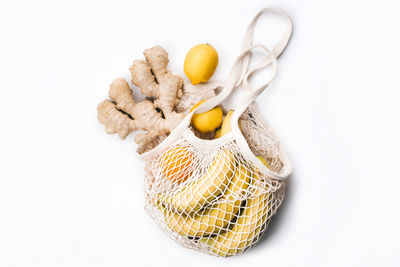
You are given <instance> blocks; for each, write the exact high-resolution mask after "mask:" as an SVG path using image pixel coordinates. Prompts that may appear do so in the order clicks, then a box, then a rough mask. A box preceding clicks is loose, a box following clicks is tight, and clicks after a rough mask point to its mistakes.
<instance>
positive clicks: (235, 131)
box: [140, 8, 292, 257]
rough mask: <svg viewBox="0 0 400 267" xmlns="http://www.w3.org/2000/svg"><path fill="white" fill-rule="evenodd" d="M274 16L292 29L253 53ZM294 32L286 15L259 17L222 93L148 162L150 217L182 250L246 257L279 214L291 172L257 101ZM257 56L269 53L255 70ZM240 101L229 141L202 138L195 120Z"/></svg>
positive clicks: (231, 121)
mask: <svg viewBox="0 0 400 267" xmlns="http://www.w3.org/2000/svg"><path fill="white" fill-rule="evenodd" d="M266 12H274V13H278V14H280V15H282V16H283V17H285V18H287V20H288V22H289V27H288V29H287V31H286V32H285V33H284V35H283V37H282V39H281V41H280V42H279V43H278V44H277V45H276V46H275V47H274V48H273V49H271V50H270V49H269V48H267V47H266V46H264V45H261V44H258V45H253V33H254V29H255V26H256V24H257V21H258V19H259V17H260V16H261V15H262V14H264V13H266ZM291 31H292V22H291V20H290V18H289V16H288V15H287V14H286V13H285V12H284V11H282V10H280V9H276V8H266V9H263V10H261V11H260V12H259V13H257V15H256V16H255V17H254V19H253V20H252V22H251V23H250V25H249V28H248V29H247V31H246V34H245V37H244V41H243V45H242V52H241V54H240V55H239V56H238V57H237V59H236V60H235V62H234V64H233V66H232V69H231V71H230V74H229V76H228V79H227V80H226V82H225V83H224V84H223V86H222V88H220V91H219V93H217V94H216V95H215V96H213V97H211V98H210V99H208V100H207V101H206V102H204V103H203V104H202V105H200V106H199V107H197V108H196V109H194V110H193V111H192V112H190V113H189V114H188V115H187V116H186V117H185V118H184V120H183V121H182V122H181V123H180V124H179V125H178V127H177V128H176V129H175V130H174V131H173V132H172V133H171V134H170V135H169V136H168V137H167V138H166V139H165V140H164V141H163V142H162V143H161V144H159V145H158V146H157V147H155V148H154V149H152V150H151V151H149V152H146V153H144V154H142V155H141V156H140V158H141V159H142V160H143V161H144V162H145V210H146V212H147V213H148V214H149V215H150V216H151V218H152V219H153V220H154V222H155V223H156V224H157V225H158V226H159V227H160V228H161V229H162V230H163V231H164V232H165V233H166V234H167V235H169V236H170V237H171V238H173V239H174V240H175V241H176V242H178V243H179V244H180V245H182V246H184V247H186V248H191V249H195V250H198V251H201V252H204V253H207V254H212V255H217V256H224V257H226V256H233V255H238V254H241V253H242V252H243V251H245V250H246V249H248V248H250V247H252V246H254V245H255V244H256V243H257V241H259V240H260V237H261V236H262V234H263V233H264V232H265V230H266V229H267V226H268V224H269V222H270V220H271V218H272V216H273V215H274V214H275V213H276V212H277V209H278V207H279V206H280V204H281V202H282V200H283V198H284V190H285V179H286V178H287V177H288V175H289V174H290V172H291V165H290V161H289V159H288V157H287V154H286V152H285V149H284V147H283V146H282V144H281V142H280V141H279V139H278V138H277V136H276V135H275V134H274V133H273V131H272V129H271V127H270V125H269V124H268V123H267V122H266V121H265V120H264V119H263V117H262V115H261V114H260V112H259V111H258V108H257V105H256V103H255V99H256V98H257V96H258V95H259V94H260V93H261V92H263V91H264V90H265V89H266V88H267V87H268V85H269V84H270V82H271V81H272V79H273V77H274V75H275V73H276V62H277V59H276V58H277V57H278V56H279V55H280V54H281V53H282V51H283V50H284V48H285V47H286V45H287V43H288V41H289V39H290V35H291ZM254 50H261V51H262V52H263V53H264V54H265V57H264V58H263V59H262V60H261V61H260V62H259V63H257V64H255V65H254V66H252V67H251V68H250V67H249V62H250V58H251V56H252V52H253V51H254ZM267 67H268V68H269V69H270V77H269V78H268V81H266V82H265V83H264V84H263V85H262V86H260V87H259V88H256V89H254V88H251V86H250V84H249V78H250V77H251V75H252V74H253V73H255V72H257V71H259V70H261V69H264V68H267ZM235 95H236V98H235V99H236V104H235V105H234V106H233V108H232V111H231V112H229V113H228V114H225V115H226V116H225V121H224V123H223V126H222V128H223V129H222V131H223V133H222V134H223V136H221V137H220V138H218V139H214V140H205V139H200V138H199V137H197V136H196V135H195V133H194V131H193V129H192V128H191V126H190V121H191V117H192V116H193V115H194V114H197V113H201V112H205V111H207V110H210V109H211V108H213V107H215V106H216V105H220V106H222V107H223V109H224V110H225V111H228V110H229V109H230V106H229V105H230V104H229V103H232V97H233V96H235ZM233 98H234V97H233ZM229 99H231V102H229ZM233 102H235V101H233ZM225 113H227V112H225ZM225 123H226V124H227V125H228V126H226V128H224V127H225V126H224V124H225ZM224 129H228V130H225V132H224ZM260 157H262V158H263V159H264V160H265V162H264V163H263V162H262V161H261V160H260Z"/></svg>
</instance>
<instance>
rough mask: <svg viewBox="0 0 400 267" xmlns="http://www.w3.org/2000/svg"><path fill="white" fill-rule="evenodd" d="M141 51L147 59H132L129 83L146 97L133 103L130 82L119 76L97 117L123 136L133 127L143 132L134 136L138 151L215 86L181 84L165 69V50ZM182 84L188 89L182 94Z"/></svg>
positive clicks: (159, 139) (152, 143) (155, 141)
mask: <svg viewBox="0 0 400 267" xmlns="http://www.w3.org/2000/svg"><path fill="white" fill-rule="evenodd" d="M143 54H144V56H145V59H146V61H144V60H135V61H134V62H133V65H132V66H131V67H130V71H131V76H132V83H133V84H134V85H135V86H136V87H138V88H139V89H140V91H141V93H142V94H143V95H145V96H146V98H145V99H144V100H142V101H140V102H136V101H135V99H134V97H133V95H132V89H131V88H130V86H129V84H128V83H127V82H126V80H124V79H122V78H119V79H116V80H114V81H113V82H112V83H111V85H110V89H109V97H110V100H104V101H103V102H101V103H100V104H99V105H98V107H97V118H98V120H99V122H100V123H101V124H102V125H104V126H105V128H106V132H107V133H109V134H116V133H117V134H118V135H119V137H120V138H121V139H125V138H126V137H127V136H128V135H129V134H131V133H132V132H134V131H136V130H143V131H145V133H140V134H137V135H136V136H135V142H136V143H137V144H138V148H137V152H138V153H139V154H141V153H144V152H146V151H149V150H151V149H152V148H154V147H155V146H157V145H158V144H159V143H161V142H162V140H164V139H165V138H166V137H167V136H168V134H169V133H170V132H171V131H172V130H173V129H175V127H176V126H177V125H178V124H179V123H180V122H181V120H182V119H183V118H184V117H185V112H186V111H187V110H188V109H189V108H190V107H192V106H193V105H194V104H195V103H193V102H194V101H196V100H197V99H198V98H199V97H200V96H201V95H203V94H204V96H205V98H203V99H207V98H209V97H211V96H213V95H214V90H213V89H215V87H217V86H216V84H210V85H207V84H204V85H201V86H200V85H199V88H197V89H198V90H196V88H195V87H193V86H190V87H188V84H187V83H185V86H184V81H183V79H182V78H181V77H179V76H177V75H174V74H172V73H171V72H170V71H169V70H168V69H167V65H168V53H167V52H166V51H165V50H164V49H163V48H162V47H160V46H155V47H152V48H150V49H146V50H145V51H144V53H143ZM184 87H187V89H188V90H187V92H185V93H184ZM200 89H201V90H200ZM211 91H212V92H211ZM199 93H200V94H199ZM181 100H183V101H181Z"/></svg>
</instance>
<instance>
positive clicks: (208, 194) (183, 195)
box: [160, 150, 235, 214]
mask: <svg viewBox="0 0 400 267" xmlns="http://www.w3.org/2000/svg"><path fill="white" fill-rule="evenodd" d="M234 162H235V161H234V158H233V154H232V152H230V151H226V150H221V151H220V152H219V153H218V154H217V155H216V157H215V159H214V160H213V162H212V163H211V166H210V167H209V169H208V170H207V172H206V174H205V175H204V176H203V177H201V178H200V179H198V180H195V181H193V182H191V183H189V184H188V185H186V186H185V187H184V188H183V189H182V190H181V191H179V192H177V193H176V194H175V195H173V196H171V197H165V196H161V197H160V202H161V203H162V204H164V206H166V207H167V208H172V209H173V210H175V211H178V212H186V213H188V214H189V213H192V212H197V211H199V210H200V209H201V208H202V207H203V206H204V205H205V204H207V203H209V202H211V201H213V200H214V199H215V198H217V196H218V195H220V194H222V192H224V190H225V189H226V186H227V184H228V182H229V180H230V178H231V177H232V174H233V170H234V165H235V164H234Z"/></svg>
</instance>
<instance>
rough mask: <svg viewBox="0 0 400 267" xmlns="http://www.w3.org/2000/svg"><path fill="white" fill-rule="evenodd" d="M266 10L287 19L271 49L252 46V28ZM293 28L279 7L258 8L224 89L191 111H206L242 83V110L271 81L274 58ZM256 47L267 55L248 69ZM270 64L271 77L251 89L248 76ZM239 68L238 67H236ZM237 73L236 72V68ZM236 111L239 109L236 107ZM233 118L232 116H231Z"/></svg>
mask: <svg viewBox="0 0 400 267" xmlns="http://www.w3.org/2000/svg"><path fill="white" fill-rule="evenodd" d="M267 12H273V13H277V14H279V15H282V16H283V17H285V18H286V19H287V21H288V27H287V29H286V31H285V32H284V34H283V36H282V38H281V40H280V41H279V42H278V43H277V44H276V45H275V46H274V47H273V49H272V50H269V49H268V48H267V47H266V46H264V45H254V46H253V36H254V30H255V27H256V25H257V22H258V19H259V18H260V17H261V15H263V14H264V13H267ZM292 29H293V22H292V20H291V18H290V17H289V15H288V14H287V13H286V12H285V11H283V10H282V9H279V8H274V7H267V8H264V9H262V10H260V11H259V12H258V13H257V14H256V15H255V16H254V18H253V19H252V21H251V22H250V24H249V26H248V27H247V30H246V32H245V35H244V38H243V42H242V52H241V53H240V55H239V56H238V57H237V58H236V59H235V61H234V63H233V65H232V68H231V71H230V73H229V76H228V79H227V80H226V82H225V85H224V89H223V90H222V91H221V92H220V93H219V94H218V95H216V96H215V97H213V98H211V99H209V100H208V101H206V102H205V103H204V104H202V105H200V106H199V107H198V108H197V109H195V110H194V111H193V113H194V114H196V113H202V112H206V111H207V110H210V109H211V108H213V107H215V106H216V105H218V104H220V103H221V102H222V101H224V100H225V99H226V98H228V97H229V96H230V95H231V93H232V91H233V89H234V88H237V87H239V86H240V85H242V84H243V86H244V90H245V97H244V101H242V103H241V104H239V106H238V108H239V109H240V110H242V109H243V111H244V110H245V109H246V108H247V107H248V106H249V105H250V104H251V103H252V102H253V101H254V99H255V98H256V97H257V96H258V95H259V94H261V93H262V92H263V91H264V90H265V89H266V88H267V87H268V85H269V83H270V82H271V81H272V79H273V77H274V75H275V72H276V58H277V57H279V56H280V55H281V53H282V52H283V50H284V49H285V47H286V46H287V44H288V42H289V39H290V36H291V33H292ZM256 48H262V49H264V51H265V52H267V54H268V56H267V57H266V58H265V59H264V60H263V61H262V62H260V63H259V64H257V65H256V66H254V67H253V68H251V69H250V70H248V65H249V62H250V58H251V51H252V50H254V49H256ZM270 64H273V73H272V77H271V79H270V80H268V81H267V82H266V83H265V84H264V85H262V86H260V87H259V88H257V89H256V90H251V88H250V86H249V84H248V79H249V78H250V76H251V75H252V74H253V73H254V72H256V71H258V70H260V69H263V68H266V67H267V66H269V65H270ZM238 68H239V69H238ZM237 69H238V70H239V73H238V70H237ZM236 110H237V111H240V110H238V109H236ZM243 111H242V112H235V113H236V114H235V115H233V116H235V117H237V118H238V117H239V116H240V115H241V114H242V113H243ZM232 119H233V117H232Z"/></svg>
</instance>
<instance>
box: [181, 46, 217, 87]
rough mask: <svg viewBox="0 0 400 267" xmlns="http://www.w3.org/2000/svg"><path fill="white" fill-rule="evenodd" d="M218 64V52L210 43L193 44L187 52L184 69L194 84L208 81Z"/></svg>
mask: <svg viewBox="0 0 400 267" xmlns="http://www.w3.org/2000/svg"><path fill="white" fill-rule="evenodd" d="M217 65H218V53H217V51H216V50H215V48H214V47H212V46H211V45H209V44H199V45H196V46H193V47H192V48H191V49H190V50H189V52H188V53H187V54H186V58H185V63H184V64H183V70H184V71H185V74H186V76H188V78H189V79H190V81H191V82H192V84H199V83H205V82H207V81H208V80H209V79H210V78H211V76H212V75H213V74H214V71H215V68H216V67H217Z"/></svg>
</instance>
